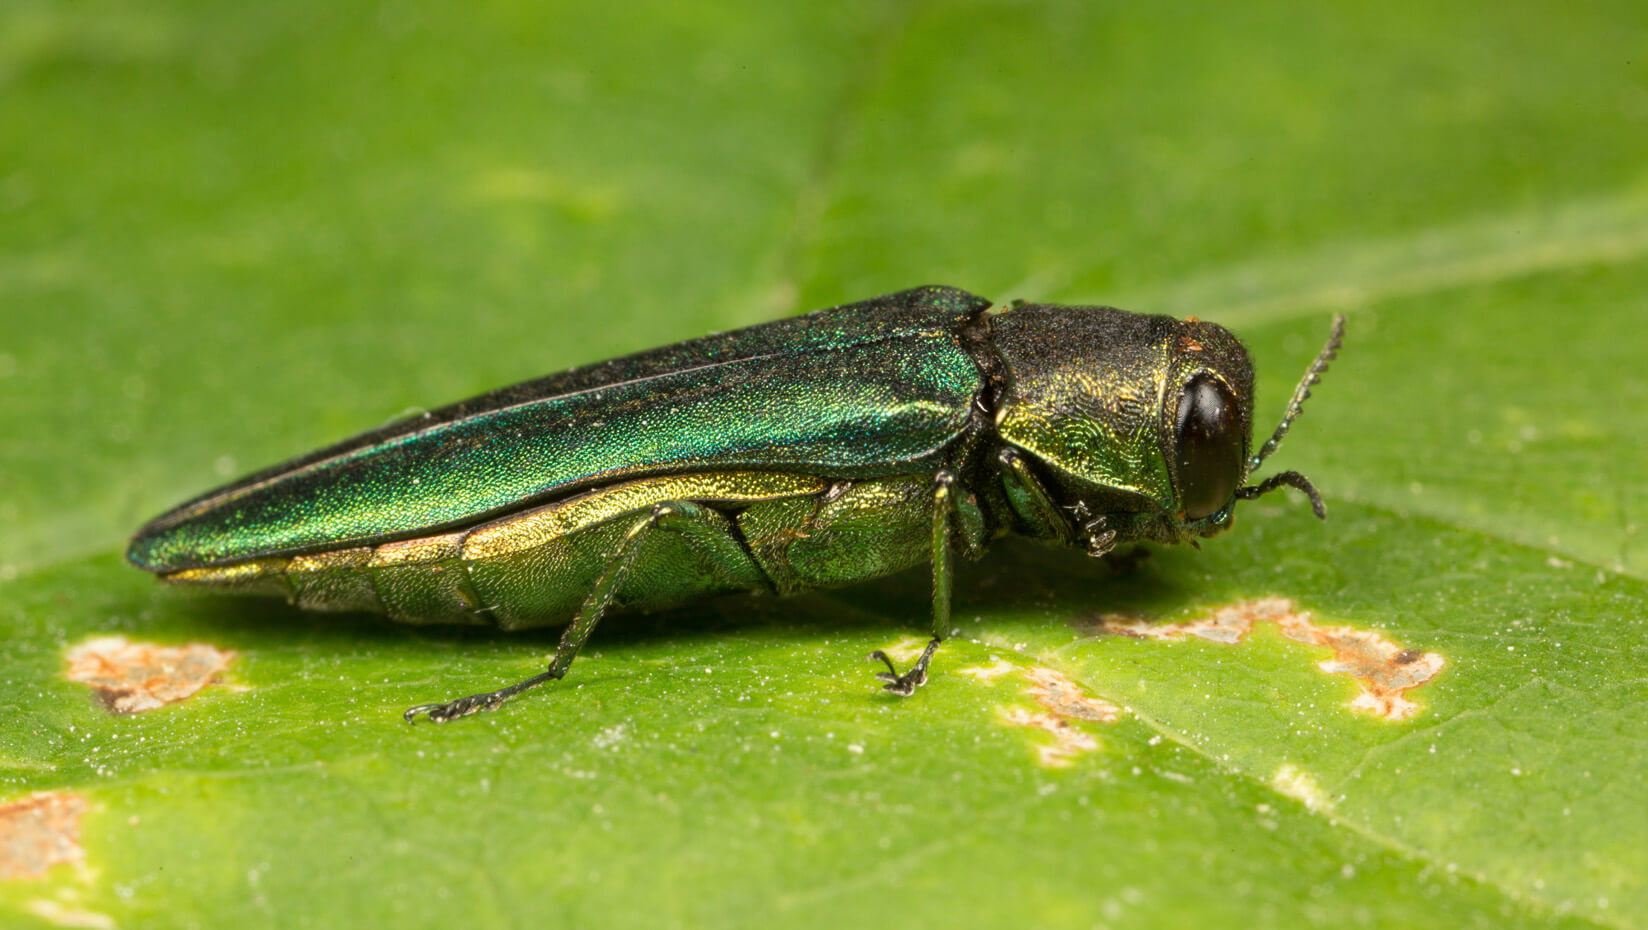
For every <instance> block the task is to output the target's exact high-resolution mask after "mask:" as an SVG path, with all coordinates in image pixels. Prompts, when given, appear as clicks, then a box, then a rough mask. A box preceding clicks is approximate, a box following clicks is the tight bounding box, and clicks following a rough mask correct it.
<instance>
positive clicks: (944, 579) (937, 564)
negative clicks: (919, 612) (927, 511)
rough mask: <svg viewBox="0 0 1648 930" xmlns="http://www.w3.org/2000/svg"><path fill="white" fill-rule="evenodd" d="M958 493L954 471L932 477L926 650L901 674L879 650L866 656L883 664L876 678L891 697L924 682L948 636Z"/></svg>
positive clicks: (904, 692)
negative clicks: (929, 618)
mask: <svg viewBox="0 0 1648 930" xmlns="http://www.w3.org/2000/svg"><path fill="white" fill-rule="evenodd" d="M958 491H959V485H958V484H957V480H956V474H955V472H953V471H950V470H949V469H943V470H941V471H939V473H938V474H937V475H935V476H934V477H933V638H932V639H931V640H928V642H927V648H925V649H923V650H921V657H920V658H918V659H916V664H915V665H912V666H911V667H910V670H909V671H907V672H905V673H903V674H899V671H898V667H897V666H895V665H894V664H893V660H892V658H891V657H889V656H888V655H887V653H885V652H883V651H882V650H880V649H877V650H876V651H875V652H872V653H870V655H869V658H870V659H871V660H879V661H881V662H884V663H886V665H887V671H885V672H877V673H876V678H877V679H878V680H880V681H881V682H883V684H882V686H881V687H882V689H883V690H885V691H891V692H892V693H893V694H898V695H902V696H904V697H908V696H910V695H912V694H914V693H915V690H916V689H917V688H919V687H921V686H922V685H924V684H926V683H927V665H928V663H930V662H931V661H932V660H933V653H934V652H936V651H938V647H939V643H941V642H943V641H944V637H946V636H948V635H949V634H950V589H951V577H952V570H951V560H952V558H953V554H954V553H953V547H952V546H951V544H950V542H951V538H952V537H953V536H954V535H955V532H956V525H955V524H956V519H955V518H956V508H957V497H956V495H957V493H958ZM968 547H969V550H971V549H973V548H976V547H975V546H974V544H973V542H972V540H969V541H968Z"/></svg>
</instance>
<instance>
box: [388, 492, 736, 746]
mask: <svg viewBox="0 0 1648 930" xmlns="http://www.w3.org/2000/svg"><path fill="white" fill-rule="evenodd" d="M657 531H666V532H673V533H679V534H681V535H682V536H685V537H687V538H688V539H689V540H690V541H691V542H692V543H693V544H694V546H695V547H696V548H698V549H700V550H702V551H703V552H704V553H705V554H707V555H708V556H709V557H710V558H711V559H712V560H714V561H717V562H719V563H720V564H727V563H728V562H731V561H739V560H743V561H747V560H748V558H749V556H748V554H747V553H746V552H744V551H743V549H742V547H741V546H740V544H739V542H738V541H737V540H736V539H734V538H733V537H732V536H731V535H730V534H729V533H728V532H727V529H726V527H725V526H724V525H723V523H722V522H718V521H717V520H716V519H715V517H714V514H713V512H712V511H710V510H709V509H708V508H706V507H703V506H701V505H699V504H694V503H691V502H689V501H664V502H662V503H658V504H654V505H653V506H652V508H651V511H650V512H649V513H647V515H646V516H644V517H642V518H641V519H639V520H637V521H635V523H634V524H633V525H632V526H630V528H629V530H628V531H626V532H625V533H624V535H623V538H622V539H621V540H620V541H619V543H618V549H617V551H616V552H614V553H613V555H612V557H611V558H610V559H609V560H608V561H607V563H606V565H605V566H604V567H603V568H602V569H601V573H600V574H599V575H598V576H596V579H595V583H594V584H593V585H591V587H590V590H589V594H588V595H586V596H585V598H584V602H583V605H582V606H581V607H580V608H579V609H578V614H577V616H575V617H574V618H573V619H572V622H571V623H570V624H568V625H567V628H566V632H564V633H562V634H561V642H560V644H559V645H558V646H556V647H555V655H554V657H553V658H551V659H550V662H549V667H548V668H546V669H544V671H542V672H540V673H538V674H537V675H534V676H532V677H531V678H528V679H526V680H524V681H518V682H516V683H514V684H512V685H509V686H508V687H504V688H499V689H498V690H496V691H487V692H484V693H482V694H471V695H469V696H467V697H461V698H458V699H457V700H454V701H445V702H442V703H436V704H419V705H417V706H415V707H409V708H407V710H406V713H405V714H404V716H405V718H406V722H407V723H412V722H413V721H415V720H417V719H418V717H419V716H427V717H428V718H429V719H430V720H432V721H434V722H435V723H445V722H447V721H448V720H456V719H458V718H459V717H467V716H469V715H470V714H473V713H477V712H479V711H483V710H496V709H497V708H498V707H500V706H502V705H503V703H504V702H505V701H507V700H509V699H510V698H512V697H514V696H515V695H517V694H520V693H521V692H523V691H527V690H530V689H532V688H535V687H537V686H538V685H541V684H543V683H544V682H546V681H556V680H559V679H561V678H563V677H565V676H566V673H567V670H568V669H570V668H571V667H572V660H573V659H575V658H577V657H578V651H579V650H580V649H582V648H583V647H584V643H585V642H586V641H587V640H588V639H589V635H590V634H591V633H593V632H594V631H595V625H596V624H597V623H599V622H600V621H601V615H602V614H604V613H605V612H606V609H607V608H608V607H609V606H611V604H612V602H613V600H614V599H615V598H616V597H617V596H618V591H619V589H620V588H621V587H623V584H624V580H625V579H626V578H628V577H629V574H630V570H631V569H632V568H634V566H635V562H636V559H637V557H638V556H639V555H640V554H641V550H642V548H643V543H645V542H646V539H647V537H648V536H650V535H651V534H652V533H654V532H657Z"/></svg>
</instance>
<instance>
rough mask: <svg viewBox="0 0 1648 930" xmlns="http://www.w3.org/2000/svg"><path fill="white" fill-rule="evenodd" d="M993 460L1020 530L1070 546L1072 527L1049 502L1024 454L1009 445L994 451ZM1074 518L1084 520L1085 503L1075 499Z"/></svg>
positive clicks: (1072, 540) (1073, 540)
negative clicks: (998, 468) (1022, 528)
mask: <svg viewBox="0 0 1648 930" xmlns="http://www.w3.org/2000/svg"><path fill="white" fill-rule="evenodd" d="M996 461H997V463H998V464H999V465H1000V467H1001V482H1002V489H1003V490H1004V491H1006V492H1007V500H1008V503H1009V505H1010V506H1011V507H1012V508H1013V512H1014V513H1016V514H1017V515H1018V517H1019V519H1020V520H1022V521H1023V522H1024V531H1025V533H1026V534H1027V535H1030V536H1036V537H1039V538H1042V539H1052V540H1057V541H1058V542H1061V543H1064V544H1065V545H1067V546H1068V545H1074V544H1075V542H1076V531H1075V528H1074V527H1072V526H1071V525H1070V521H1069V520H1068V519H1066V518H1065V516H1064V514H1062V513H1060V512H1059V506H1058V505H1057V504H1055V503H1054V502H1053V496H1052V495H1051V494H1048V493H1047V489H1046V488H1045V487H1043V486H1042V483H1041V481H1039V480H1038V479H1037V478H1036V474H1035V472H1033V471H1031V470H1030V465H1029V463H1027V462H1026V461H1025V460H1024V456H1023V455H1022V454H1021V453H1020V452H1019V451H1018V450H1017V449H1014V448H1011V447H1006V448H1003V449H1002V450H1001V451H1000V452H997V453H996ZM1076 507H1077V512H1076V515H1077V518H1078V519H1087V503H1086V502H1085V501H1077V502H1076Z"/></svg>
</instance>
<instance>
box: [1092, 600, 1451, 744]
mask: <svg viewBox="0 0 1648 930" xmlns="http://www.w3.org/2000/svg"><path fill="white" fill-rule="evenodd" d="M1265 621H1268V622H1270V623H1274V624H1276V628H1277V629H1278V630H1280V631H1281V632H1282V635H1283V636H1286V637H1287V638H1288V639H1291V640H1293V641H1294V642H1298V643H1304V644H1306V645H1309V646H1323V647H1326V648H1328V649H1332V650H1333V658H1331V659H1325V660H1323V661H1321V662H1319V663H1317V667H1318V668H1320V669H1321V670H1322V671H1324V672H1326V673H1328V674H1329V675H1347V676H1349V677H1350V678H1352V679H1353V680H1355V682H1356V683H1357V685H1358V686H1360V688H1361V690H1360V691H1359V692H1358V693H1357V695H1356V697H1355V698H1354V699H1352V700H1351V702H1350V706H1351V709H1352V710H1357V711H1361V712H1363V713H1368V714H1372V715H1374V716H1376V717H1382V718H1384V719H1386V720H1406V719H1407V718H1409V717H1412V716H1413V715H1414V714H1416V713H1418V712H1419V705H1418V704H1416V703H1414V702H1413V701H1411V700H1409V699H1408V697H1407V694H1406V693H1407V692H1408V691H1410V690H1412V689H1414V688H1417V687H1419V686H1420V685H1422V684H1424V683H1425V682H1427V681H1430V680H1431V679H1432V678H1435V677H1436V676H1437V674H1438V673H1440V672H1441V671H1442V667H1443V666H1444V665H1445V664H1447V663H1446V661H1445V660H1444V659H1443V658H1442V656H1441V655H1439V654H1437V653H1434V652H1421V651H1419V650H1417V649H1407V648H1404V647H1402V646H1401V645H1399V644H1397V643H1393V642H1391V641H1390V640H1388V639H1386V638H1385V637H1384V635H1383V634H1381V633H1378V632H1376V631H1369V630H1358V629H1356V628H1355V627H1349V626H1318V625H1317V624H1316V623H1315V622H1314V621H1313V620H1312V619H1311V616H1310V612H1309V611H1300V610H1297V609H1296V608H1295V606H1294V604H1293V601H1291V600H1289V599H1287V598H1285V597H1267V598H1261V599H1260V600H1256V601H1244V602H1242V603H1240V604H1233V605H1231V606H1229V607H1221V608H1219V609H1218V610H1215V611H1214V612H1213V615H1212V616H1211V617H1204V618H1199V619H1196V620H1190V621H1187V622H1184V623H1145V622H1140V621H1137V620H1132V619H1129V618H1126V617H1120V616H1107V617H1105V618H1104V619H1103V620H1102V621H1100V624H1099V625H1100V627H1101V628H1102V629H1103V630H1104V631H1106V632H1109V633H1117V634H1120V635H1123V636H1132V637H1135V638H1138V639H1163V640H1175V639H1183V638H1184V637H1186V636H1195V637H1198V638H1200V639H1205V640H1209V641H1211V642H1216V643H1238V642H1241V641H1242V639H1243V638H1245V637H1246V636H1247V635H1248V634H1249V633H1250V632H1252V630H1253V625H1254V624H1255V623H1259V622H1265Z"/></svg>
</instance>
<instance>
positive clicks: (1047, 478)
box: [127, 287, 1343, 722]
mask: <svg viewBox="0 0 1648 930" xmlns="http://www.w3.org/2000/svg"><path fill="white" fill-rule="evenodd" d="M1342 333H1343V320H1342V319H1340V318H1337V317H1336V318H1335V319H1334V325H1333V331H1332V334H1331V336H1330V337H1329V339H1328V343H1327V345H1326V346H1325V347H1324V348H1323V350H1322V352H1321V354H1320V355H1319V356H1318V357H1317V359H1316V361H1315V362H1314V363H1313V364H1312V365H1311V366H1310V369H1309V370H1308V371H1307V372H1306V373H1305V376H1304V378H1303V379H1302V380H1301V381H1300V383H1299V387H1298V389H1297V390H1296V391H1295V392H1294V395H1293V399H1292V402H1291V403H1290V404H1289V406H1288V409H1287V412H1286V414H1285V415H1284V417H1283V419H1282V422H1281V425H1280V426H1278V427H1277V428H1276V431H1275V433H1274V435H1272V436H1271V438H1270V440H1269V441H1268V442H1266V443H1265V444H1264V446H1263V447H1261V448H1260V449H1259V450H1258V452H1256V453H1254V452H1252V449H1251V438H1252V431H1253V430H1252V427H1253V424H1252V416H1253V368H1252V365H1251V363H1250V362H1249V360H1248V355H1247V350H1246V349H1245V348H1243V346H1242V344H1241V343H1240V342H1239V341H1237V339H1236V337H1234V336H1232V335H1231V334H1230V333H1229V332H1228V331H1226V330H1225V329H1223V328H1222V327H1219V326H1216V325H1214V324H1212V323H1205V322H1201V321H1198V320H1195V319H1189V320H1182V321H1181V320H1176V319H1173V318H1172V317H1167V316H1143V315H1138V314H1132V313H1128V312H1125V311H1122V310H1114V309H1110V308H1107V307H1064V306H1054V305H1049V304H1031V303H1024V302H1016V303H1013V304H1011V305H1009V306H1006V307H1002V308H992V306H991V303H990V301H988V300H984V299H983V298H980V297H976V296H974V295H972V294H968V293H966V292H964V291H960V290H956V289H954V288H947V287H925V288H917V289H915V290H909V291H903V292H900V293H897V294H890V295H887V296H885V297H878V298H875V299H873V300H867V301H863V302H861V303H855V304H849V305H846V306H841V307H835V308H833V309H829V310H820V311H818V312H816V313H811V314H808V315H806V316H801V317H796V318H792V319H786V320H779V321H777V322H773V323H767V324H764V325H760V326H753V327H750V328H748V329H743V330H738V331H736V332H731V333H723V334H719V335H714V336H706V337H704V338H702V339H695V340H692V341H689V342H683V343H679V344H676V345H672V346H666V347H664V348H661V349H654V350H652V351H650V352H642V353H640V354H637V355H631V356H628V357H626V358H620V359H614V360H612V361H607V362H600V363H597V364H594V365H589V366H586V367H584V368H577V369H573V370H572V371H567V372H563V373H561V374H557V375H550V376H549V377H546V378H541V379H538V380H536V381H529V382H526V383H523V384H518V385H515V386H513V387H507V388H503V389H501V390H498V391H494V392H492V393H490V394H484V395H481V396H480V397H476V398H473V399H470V400H467V401H463V402H462V403H458V404H454V405H452V406H450V407H445V408H442V409H440V410H434V411H431V412H428V413H423V414H420V415H417V416H414V417H411V418H409V419H406V420H402V421H400V422H397V423H394V424H391V425H389V426H386V427H383V428H382V429H377V430H373V431H372V432H369V433H365V434H362V435H360V436H357V437H355V438H353V439H349V440H345V441H344V442H341V443H339V444H337V445H334V446H330V447H327V448H325V449H321V450H319V451H318V452H314V453H311V454H309V455H305V456H303V457H301V458H298V459H295V460H293V461H290V462H287V463H285V464H283V465H278V466H276V467H274V468H271V469H268V470H266V471H261V472H258V473H256V474H253V475H250V476H248V477H246V478H243V479H241V480H240V481H237V482H235V483H233V484H230V485H228V486H226V487H223V488H220V489H218V490H215V491H212V492H210V493H208V494H206V495H204V496H201V497H198V498H196V499H194V500H192V501H189V502H187V503H185V504H183V505H182V506H180V507H178V508H176V509H175V510H172V511H171V512H169V513H166V514H164V515H162V516H160V517H158V518H156V519H155V520H153V521H151V522H150V523H149V524H148V525H146V526H144V527H143V528H142V529H140V530H138V532H137V534H136V536H135V537H133V539H132V543H131V547H130V549H129V550H128V552H127V558H128V559H130V560H131V562H132V563H133V564H135V565H137V566H138V567H140V568H143V569H146V570H148V571H151V572H155V573H156V574H158V575H159V576H160V578H161V579H162V580H164V581H167V582H170V583H172V584H177V585H193V586H205V587H211V588H217V589H221V590H226V591H230V592H239V593H256V594H275V595H279V596H282V597H285V598H287V599H289V600H290V601H291V602H292V603H294V604H296V605H297V606H299V607H303V608H308V609H313V610H350V611H373V612H379V613H384V614H387V615H389V616H390V617H391V618H393V619H395V620H400V621H405V622H407V623H466V624H483V625H485V624H493V625H496V626H498V627H500V628H503V629H506V630H513V629H523V628H526V627H534V626H544V625H550V624H568V625H567V628H566V633H565V634H564V636H563V637H562V639H561V643H560V646H559V648H558V649H557V650H556V652H555V656H554V658H553V659H552V660H551V662H550V664H549V667H548V669H546V670H545V671H544V672H543V673H542V674H539V675H537V676H535V677H533V678H530V679H527V680H526V681H522V682H518V683H516V684H514V685H511V686H509V687H506V688H502V689H499V690H497V691H492V692H489V693H486V694H476V695H471V696H469V697H464V698H459V699H457V700H454V701H449V702H446V703H443V704H424V705H419V706H417V707H414V708H411V709H410V710H408V711H407V712H406V719H407V720H408V721H412V720H414V719H416V717H417V716H418V715H419V714H427V715H428V716H429V718H430V719H431V720H434V721H437V722H441V721H446V720H451V719H454V718H457V717H462V716H465V715H467V714H471V713H474V712H476V711H478V710H490V709H493V708H496V707H498V706H499V705H500V704H502V703H503V702H504V701H505V700H507V699H509V698H510V697H513V696H514V695H516V694H519V693H520V692H522V691H524V690H526V689H528V688H531V687H533V686H534V685H537V684H540V683H542V682H545V681H549V680H552V679H558V678H561V677H562V676H564V675H565V674H566V672H567V669H568V668H569V667H570V666H571V664H572V660H573V658H574V657H575V656H576V655H577V654H578V650H579V648H580V647H582V646H583V644H584V641H585V640H586V639H588V638H589V634H590V632H591V631H592V630H593V629H594V628H595V625H596V623H597V622H598V621H599V620H600V618H601V616H602V614H603V613H604V612H605V611H606V610H607V609H608V608H609V607H625V608H630V607H633V608H643V609H647V608H659V607H665V606H669V605H673V604H679V603H682V602H683V601H687V600H690V599H694V598H699V597H704V596H708V595H712V594H718V593H722V592H728V591H771V592H776V593H779V594H789V593H792V592H796V591H804V590H807V589H809V588H821V587H830V586H834V585H843V584H849V583H852V582H855V581H861V580H864V579H867V578H873V577H876V576H879V575H884V574H887V573H890V572H895V571H898V570H900V569H904V568H908V567H910V566H913V565H919V564H921V563H923V562H928V561H931V562H932V563H933V617H932V620H933V627H932V632H933V636H932V640H931V642H929V643H928V644H927V648H926V649H925V650H924V651H923V652H922V654H921V657H920V658H919V659H918V660H917V661H916V663H915V664H914V666H913V667H911V669H910V670H909V671H907V672H904V673H902V674H900V673H899V672H898V670H897V669H896V668H895V667H894V666H893V663H892V662H891V661H890V660H888V658H887V657H886V655H885V654H883V653H880V652H879V651H878V652H877V653H874V654H872V656H871V658H875V659H879V660H881V661H883V662H886V664H887V667H888V671H887V672H882V673H878V675H877V677H878V678H879V679H881V680H882V681H883V682H885V685H884V687H885V688H886V689H887V690H889V691H892V692H895V693H897V694H904V695H908V694H910V693H912V692H913V691H914V690H915V689H916V688H917V687H918V686H920V685H921V684H923V683H924V682H925V681H926V676H927V666H928V662H929V661H930V660H931V658H932V656H933V651H934V650H935V649H936V648H937V647H938V645H939V642H940V640H941V639H943V637H944V636H945V635H946V634H947V632H948V630H949V624H950V582H951V574H952V568H951V561H952V557H953V553H954V552H955V551H957V550H959V551H960V552H961V553H962V554H964V555H966V556H967V557H969V558H974V557H977V556H978V555H979V554H980V553H981V552H982V551H983V549H984V547H985V546H986V545H987V544H988V542H989V541H990V540H991V539H992V538H994V537H996V536H1001V535H1004V534H1007V533H1020V534H1023V535H1027V536H1032V537H1036V538H1039V539H1045V540H1050V541H1054V542H1058V543H1064V544H1069V545H1077V546H1082V547H1085V548H1086V550H1087V551H1088V552H1089V553H1091V554H1092V555H1094V556H1101V555H1104V554H1105V553H1107V552H1109V551H1110V550H1111V549H1112V548H1113V547H1114V546H1116V545H1117V544H1118V543H1122V542H1127V541H1132V540H1151V541H1155V542H1163V543H1179V542H1194V540H1195V539H1196V538H1197V537H1201V536H1212V535H1213V534H1215V533H1218V532H1220V531H1221V530H1223V529H1225V528H1226V527H1228V526H1229V525H1230V522H1231V511H1232V509H1233V508H1234V506H1235V503H1236V501H1238V500H1245V499H1250V498H1254V497H1257V496H1259V495H1261V494H1264V493H1266V492H1268V491H1271V490H1274V489H1275V488H1277V487H1280V486H1282V485H1290V486H1292V487H1295V488H1299V489H1300V490H1303V491H1304V492H1305V493H1306V494H1307V495H1309V497H1310V501H1311V506H1312V507H1313V508H1314V509H1315V511H1316V514H1317V516H1319V517H1320V516H1323V515H1324V510H1323V507H1322V502H1321V498H1320V497H1319V496H1318V495H1317V493H1316V490H1315V489H1314V488H1313V487H1312V486H1311V485H1310V483H1309V482H1308V481H1307V480H1306V479H1305V478H1304V477H1303V476H1301V475H1299V474H1298V473H1296V472H1282V473H1280V474H1277V475H1273V476H1272V477H1270V478H1269V479H1268V480H1266V481H1264V482H1262V483H1260V484H1258V485H1252V486H1249V485H1246V484H1245V482H1246V481H1247V479H1248V476H1249V475H1250V474H1251V473H1252V472H1253V470H1254V469H1256V468H1257V467H1258V466H1259V463H1260V462H1262V461H1263V460H1264V459H1265V457H1266V456H1268V455H1269V454H1270V453H1271V452H1273V451H1275V449H1276V447H1277V445H1278V444H1279V443H1280V442H1281V440H1282V437H1283V435H1284V434H1285V433H1286V432H1287V429H1288V426H1289V425H1290V424H1291V423H1292V422H1293V419H1294V418H1295V417H1296V416H1297V415H1298V414H1299V410H1300V407H1301V404H1302V403H1303V401H1304V399H1305V398H1306V397H1307V396H1309V392H1310V387H1311V386H1312V385H1313V384H1315V383H1316V380H1317V378H1318V377H1319V376H1320V375H1321V373H1322V371H1323V370H1325V369H1326V367H1327V364H1328V362H1329V361H1330V360H1331V359H1333V357H1334V355H1335V353H1336V351H1337V349H1338V346H1339V341H1340V338H1341V335H1342Z"/></svg>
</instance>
